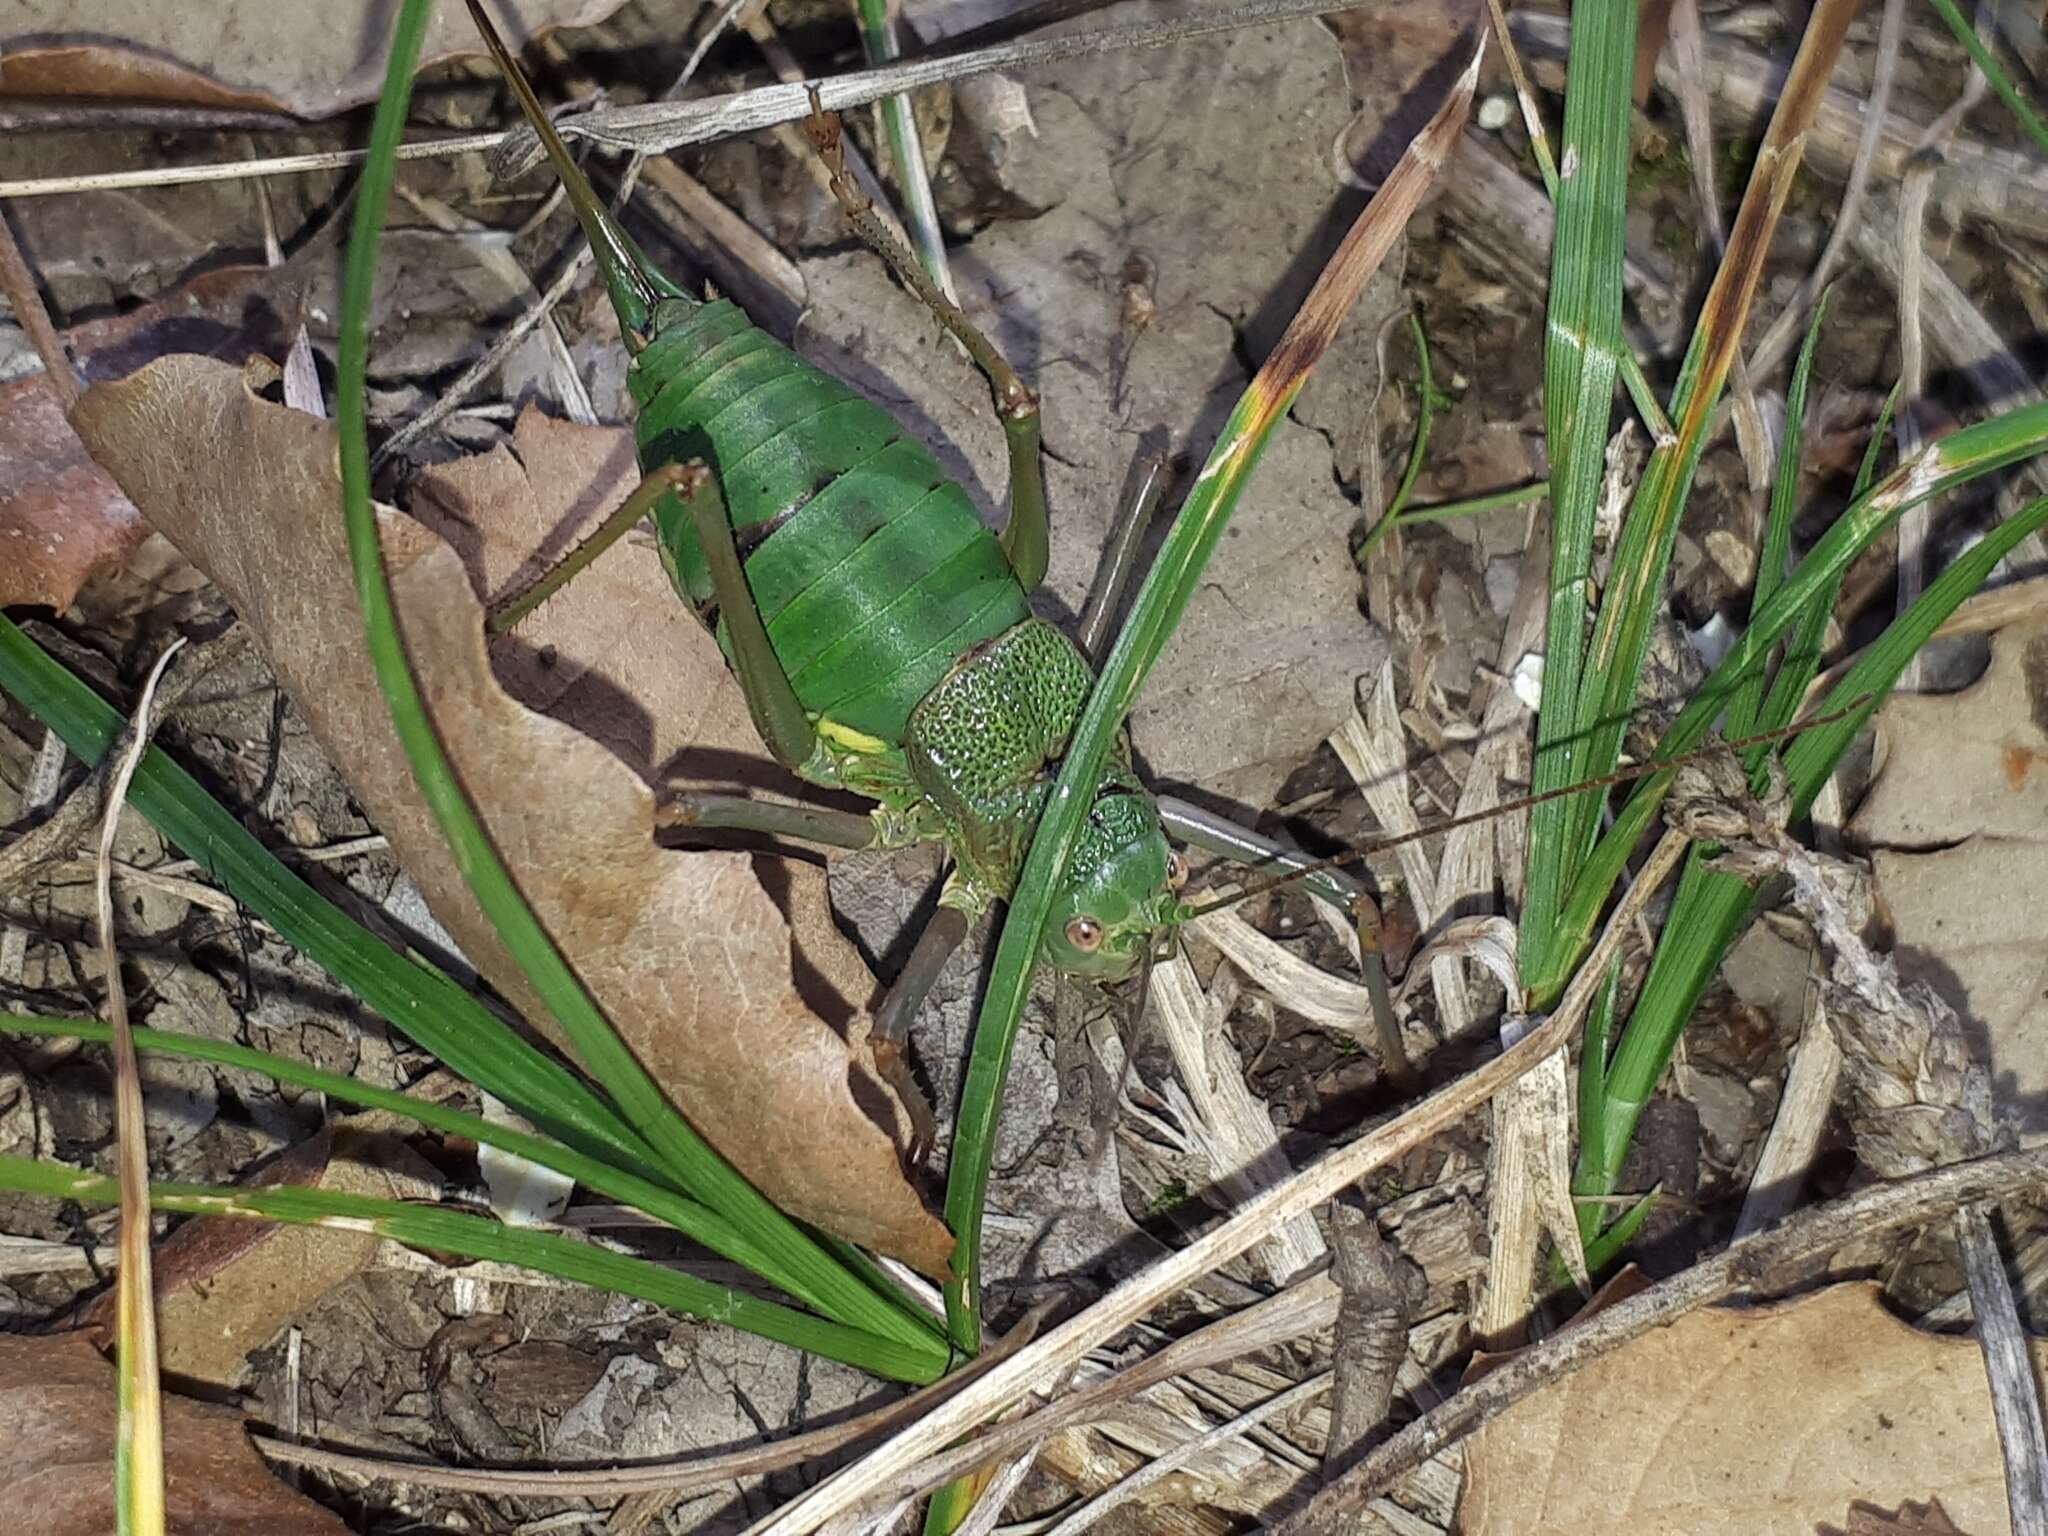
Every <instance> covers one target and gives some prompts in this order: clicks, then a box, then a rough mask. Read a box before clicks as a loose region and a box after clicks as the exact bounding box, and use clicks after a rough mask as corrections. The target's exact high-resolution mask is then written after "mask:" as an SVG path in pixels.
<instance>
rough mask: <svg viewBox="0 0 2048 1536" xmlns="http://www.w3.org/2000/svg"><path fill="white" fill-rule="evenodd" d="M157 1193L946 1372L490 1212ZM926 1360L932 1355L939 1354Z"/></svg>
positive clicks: (57, 1170)
mask: <svg viewBox="0 0 2048 1536" xmlns="http://www.w3.org/2000/svg"><path fill="white" fill-rule="evenodd" d="M0 1189H12V1190H18V1191H21V1192H22V1193H25V1194H35V1195H48V1196H52V1197H54V1198H56V1199H60V1200H77V1201H80V1202H81V1203H83V1204H87V1205H111V1204H114V1203H115V1202H116V1201H117V1200H118V1199H119V1198H120V1188H119V1185H118V1184H117V1183H116V1181H115V1180H113V1179H109V1178H105V1177H103V1176H101V1175H99V1174H96V1173H88V1172H86V1171H84V1170H82V1169H76V1168H67V1167H63V1166H61V1165H59V1164H55V1163H45V1162H38V1161H36V1160H35V1159H33V1158H25V1157H0ZM149 1194H150V1199H151V1201H152V1202H153V1203H154V1204H155V1205H156V1206H157V1207H158V1208H159V1209H161V1210H166V1211H176V1212H178V1213H180V1214H181V1215H188V1216H229V1217H236V1218H241V1219H245V1220H250V1221H282V1222H289V1223H291V1224H292V1225H294V1226H316V1227H335V1228H338V1229H340V1230H342V1231H348V1232H368V1233H372V1234H374V1235H375V1236H377V1237H386V1238H389V1239H391V1240H392V1241H393V1242H395V1243H403V1244H404V1245H405V1246H406V1247H408V1248H416V1249H419V1250H421V1251H422V1252H425V1253H438V1254H455V1255H458V1256H459V1257H462V1258H466V1259H488V1260H491V1261H494V1262H496V1263H500V1264H515V1265H518V1266H519V1267H520V1268H522V1269H532V1270H537V1271H539V1272H540V1273H542V1274H549V1275H554V1276H556V1277H558V1278H560V1279H563V1280H574V1281H577V1282H578V1283H580V1284H583V1285H589V1286H595V1287H596V1288H598V1289H600V1290H606V1291H612V1292H614V1293H616V1294H618V1295H621V1296H635V1297H638V1298H639V1299H640V1300H642V1301H646V1302H651V1303H653V1304H654V1305H655V1306H658V1307H666V1308H668V1309H669V1310H670V1311H673V1312H679V1313H682V1314H683V1315H685V1316H688V1317H696V1318H701V1319H703V1320H704V1321H706V1322H712V1323H725V1324H727V1325H729V1326H731V1327H734V1328H739V1329H743V1330H745V1331H746V1332H748V1333H752V1334H755V1335H757V1336H759V1337H761V1338H765V1339H773V1340H775V1341H776V1342H777V1343H781V1344H788V1345H790V1346H791V1347H792V1348H795V1349H801V1350H806V1351H808V1352H810V1353H812V1354H817V1355H823V1356H825V1357H826V1358H828V1359H832V1360H840V1361H844V1362H845V1363H846V1364H848V1365H852V1366H856V1367H858V1368H859V1369H861V1370H864V1371H871V1372H873V1373H874V1374H875V1375H878V1376H892V1377H894V1378H895V1379H897V1380H901V1381H909V1382H915V1383H917V1384H918V1385H920V1386H921V1385H923V1384H924V1383H926V1382H929V1381H935V1380H937V1379H938V1376H939V1374H940V1370H939V1368H937V1367H929V1368H927V1367H925V1366H919V1367H917V1368H912V1367H910V1365H909V1364H908V1362H907V1360H906V1357H905V1354H904V1352H903V1351H902V1350H901V1349H900V1348H899V1347H898V1346H896V1345H894V1344H892V1343H889V1342H888V1341H885V1340H879V1339H877V1338H876V1337H875V1336H874V1335H873V1334H870V1333H862V1332H860V1331H858V1330H856V1329H852V1328H847V1327H844V1326H842V1325H840V1324H838V1323H831V1322H826V1321H825V1320H823V1319H822V1318H816V1317H812V1316H810V1315H809V1314H808V1313H805V1312H798V1311H796V1310H794V1309H793V1308H790V1307H785V1306H780V1305H778V1304H777V1303H775V1302H772V1301H762V1300H760V1299H759V1298H758V1297H753V1296H749V1295H746V1294H745V1293H744V1292H741V1291H735V1290H733V1289H731V1288H730V1287H728V1286H723V1285H714V1284H713V1283H711V1282H710V1281H708V1280H700V1279H698V1278H697V1277H696V1276H694V1275H689V1274H684V1273H681V1272H680V1271H677V1270H673V1269H670V1268H668V1267H667V1266H666V1265H663V1264H657V1263H654V1262H652V1261H651V1260H647V1259H641V1258H636V1257H634V1256H633V1255H631V1254H624V1253H615V1252H613V1251H612V1250H610V1249H608V1248H600V1247H598V1246H596V1245H595V1244H594V1243H586V1242H580V1241H577V1240H576V1239H573V1238H567V1237H559V1236H557V1235H555V1234H554V1233H551V1232H542V1231H538V1230H536V1229H534V1228H532V1227H512V1226H507V1225H505V1224H504V1223H503V1222H500V1221H495V1220H493V1219H491V1218H489V1217H484V1216H472V1215H469V1214H468V1213H466V1212H462V1211H451V1210H447V1209H444V1208H443V1207H440V1206H432V1205H411V1204H407V1203H406V1202H404V1201H402V1200H381V1199H378V1198H376V1197H375V1196H372V1195H355V1194H346V1193H343V1192H342V1191H339V1190H330V1189H303V1188H286V1187H280V1188H272V1189H227V1188H219V1187H216V1186H213V1185H207V1184H177V1183H159V1184H152V1185H151V1186H150V1191H149ZM925 1359H926V1361H927V1362H928V1361H929V1360H930V1359H931V1357H930V1356H927V1357H925ZM899 1373H901V1374H899Z"/></svg>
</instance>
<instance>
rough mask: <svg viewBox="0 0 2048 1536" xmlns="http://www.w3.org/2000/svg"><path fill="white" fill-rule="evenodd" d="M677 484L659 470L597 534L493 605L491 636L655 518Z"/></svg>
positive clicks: (487, 623)
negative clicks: (660, 503) (659, 504)
mask: <svg viewBox="0 0 2048 1536" xmlns="http://www.w3.org/2000/svg"><path fill="white" fill-rule="evenodd" d="M676 484H677V481H676V477H675V474H674V473H673V472H672V471H669V470H656V471H655V472H654V473H652V474H650V475H648V476H647V477H646V478H645V479H643V480H642V481H641V482H640V483H639V484H638V485H636V486H634V487H633V490H632V492H631V494H629V495H628V496H627V497H626V499H625V500H624V501H622V502H620V503H619V506H618V510H616V511H615V512H613V513H612V514H611V516H609V517H607V518H606V519H605V520H604V521H603V522H602V523H600V524H599V525H598V527H597V531H596V532H594V533H592V534H591V535H590V536H589V537H588V538H586V539H584V540H583V542H582V543H580V544H578V545H577V546H576V547H575V548H574V549H572V550H570V551H569V553H568V554H567V555H565V556H563V557H562V559H561V560H559V561H557V562H556V563H555V564H554V565H552V566H550V567H549V568H548V569H547V570H545V571H543V572H542V573H541V574H540V575H539V576H537V577H535V578H534V579H533V580H532V581H529V582H527V583H526V584H524V585H523V586H518V587H514V588H513V589H512V590H511V591H510V592H508V593H506V594H505V595H504V596H503V597H501V598H499V599H498V600H497V601H496V602H494V603H492V604H491V606H490V608H489V610H488V611H487V612H486V614H485V616H484V628H485V629H486V630H488V631H489V632H490V633H491V634H494V635H502V634H504V633H505V631H507V630H508V629H510V628H512V626H513V625H515V624H517V623H518V622H519V621H520V620H521V619H523V618H525V617H526V616H527V615H528V614H529V613H532V612H533V610H534V609H536V608H538V607H539V606H540V605H541V604H542V603H544V602H546V601H547V600H548V599H549V598H551V597H553V596H554V595H555V594H556V593H557V592H559V591H561V590H562V588H563V587H565V586H567V585H568V584H569V582H570V581H571V580H572V579H573V578H574V577H576V576H577V575H578V574H580V573H581V572H582V571H583V570H584V569H585V568H586V567H588V566H589V565H590V563H591V562H592V561H593V560H595V559H596V558H597V557H598V556H599V555H601V554H603V553H604V552H605V551H606V550H608V549H610V548H611V547H612V546H613V545H614V544H616V543H618V541H619V540H620V539H622V538H624V537H625V536H626V535H627V534H628V533H630V532H632V531H633V529H635V528H636V527H638V526H639V525H640V522H641V520H642V519H643V518H646V517H648V516H650V515H652V513H653V511H654V504H655V503H656V502H657V501H659V500H661V498H662V497H664V496H666V495H667V494H668V493H669V492H670V491H672V490H674V489H675V488H676Z"/></svg>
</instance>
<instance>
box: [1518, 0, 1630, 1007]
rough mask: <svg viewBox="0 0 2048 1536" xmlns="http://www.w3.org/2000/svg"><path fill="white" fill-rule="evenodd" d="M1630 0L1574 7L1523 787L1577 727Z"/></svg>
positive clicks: (1550, 923) (1618, 210)
mask: <svg viewBox="0 0 2048 1536" xmlns="http://www.w3.org/2000/svg"><path fill="white" fill-rule="evenodd" d="M1636 10H1637V7H1636V5H1635V3H1634V0H1595V3H1592V4H1582V5H1580V6H1579V7H1578V9H1577V10H1576V11H1575V12H1574V13H1573V22H1574V25H1573V27H1572V31H1571V58H1570V61H1569V63H1568V65H1567V67H1566V76H1565V114H1564V134H1563V145H1564V165H1565V168H1566V172H1567V174H1563V175H1561V176H1560V177H1559V178H1558V180H1557V182H1556V187H1555V191H1554V194H1553V196H1554V198H1555V200H1556V203H1557V234H1556V238H1555V244H1554V246H1553V248H1552V252H1551V277H1550V306H1549V317H1548V326H1547V329H1546V332H1545V338H1544V351H1543V400H1544V429H1545V435H1546V439H1547V442H1548V445H1549V453H1550V505H1551V552H1550V612H1549V616H1548V619H1547V621H1546V625H1545V632H1546V640H1545V645H1544V661H1543V676H1544V683H1543V707H1542V710H1541V712H1540V714H1539V716H1538V720H1537V733H1536V737H1537V739H1536V761H1535V771H1534V773H1533V774H1532V776H1531V789H1532V790H1533V791H1534V792H1536V793H1538V794H1543V793H1549V792H1551V791H1555V790H1560V789H1563V788H1565V787H1566V786H1568V785H1570V784H1572V783H1574V782H1576V781H1577V780H1578V779H1581V778H1583V777H1585V775H1583V774H1581V773H1579V772H1577V771H1576V761H1577V759H1576V754H1575V751H1574V747H1573V743H1574V742H1576V741H1577V740H1578V739H1579V738H1580V736H1581V734H1582V731H1583V724H1582V722H1581V720H1580V710H1581V692H1582V687H1581V679H1582V677H1583V676H1584V673H1585V664H1586V629H1587V625H1588V623H1589V621H1590V617H1591V612H1592V596H1591V580H1592V570H1593V532H1594V526H1595V521H1596V516H1597V513H1598V510H1599V505H1600V482H1601V476H1602V473H1603V471H1604V469H1605V451H1606V445H1607V424H1608V422H1609V420H1610V419H1611V418H1612V416H1613V412H1614V385H1615V380H1616V378H1617V377H1618V374H1619V369H1620V358H1621V355H1622V354H1623V352H1625V351H1626V344H1625V342H1624V341H1623V338H1622V329H1621V302H1622V261H1623V254H1624V253H1623V220H1624V218H1625V216H1626V213H1627V198H1628V165H1629V141H1628V124H1629V107H1630V97H1629V85H1630V80H1631V78H1632V73H1633V70H1634V68H1635V52H1636V50H1635V33H1636ZM1573 825H1574V818H1573V815H1572V807H1571V805H1570V804H1569V803H1568V802H1565V801H1561V800H1560V801H1552V802H1549V803H1546V804H1544V805H1540V806H1538V807H1536V809H1535V810H1534V811H1533V812H1532V813H1531V816H1530V819H1529V858H1528V872H1527V885H1526V897H1525V900H1524V906H1523V918H1522V932H1521V948H1520V954H1521V961H1522V966H1523V970H1524V974H1525V975H1527V974H1530V973H1538V974H1540V973H1541V972H1542V971H1543V969H1544V968H1545V965H1546V962H1547V956H1548V950H1549V946H1550V943H1551V935H1552V933H1553V932H1554V930H1555V927H1556V918H1557V913H1558V909H1559V907H1560V906H1561V905H1562V903H1563V901H1564V893H1565V890H1566V888H1567V886H1568V885H1569V883H1570V881H1571V878H1572V875H1573V873H1574V870H1575V868H1576V865H1577V859H1576V857H1575V855H1574V852H1573V850H1572V848H1571V846H1570V845H1569V842H1568V838H1569V834H1570V832H1571V829H1572V827H1573Z"/></svg>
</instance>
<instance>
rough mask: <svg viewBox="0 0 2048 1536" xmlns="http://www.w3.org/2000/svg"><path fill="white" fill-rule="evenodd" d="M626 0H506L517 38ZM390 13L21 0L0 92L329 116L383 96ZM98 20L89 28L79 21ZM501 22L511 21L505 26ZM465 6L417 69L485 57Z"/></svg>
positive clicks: (1, 45) (594, 16)
mask: <svg viewBox="0 0 2048 1536" xmlns="http://www.w3.org/2000/svg"><path fill="white" fill-rule="evenodd" d="M620 3H621V0H505V4H504V5H503V7H502V12H510V13H512V14H511V15H510V16H509V17H508V18H507V19H508V20H509V21H510V23H511V24H512V31H511V33H510V35H512V36H514V37H520V36H531V35H532V34H533V33H535V32H538V31H542V30H553V29H555V28H557V27H587V26H590V25H591V24H592V23H594V22H599V21H602V20H604V18H605V17H607V16H609V15H610V14H611V13H612V12H613V11H616V10H617V9H618V8H619V5H620ZM393 14H394V13H393V11H392V9H391V8H390V7H389V6H386V5H381V4H347V5H341V6H335V5H332V4H322V3H319V0H272V3H270V4H268V5H241V6H235V7H232V8H227V9H223V8H221V7H216V6H210V5H160V4H157V3H155V0H95V3H94V5H93V6H92V7H91V8H90V9H88V10H85V11H81V10H80V9H79V7H78V5H77V4H76V0H24V3H22V4H19V5H16V6H14V7H12V8H10V10H9V12H8V17H7V23H6V28H5V31H4V33H0V96H45V97H52V96H54V97H78V96H86V97H109V98H120V99H125V100H141V101H158V102H174V103H181V104H185V105H190V106H200V107H222V108H230V109H232V108H243V109H248V108H255V109H257V110H266V109H267V110H270V111H277V112H290V113H294V114H296V115H297V116H300V117H326V116H328V115H329V114H331V113H335V112H342V111H346V110H347V109H348V108H350V107H354V106H360V105H361V104H362V103H363V102H366V101H372V100H375V99H376V96H377V93H378V91H379V90H381V89H382V88H383V84H384V61H385V56H386V54H387V53H388V52H389V51H390V47H391V30H390V28H391V17H392V15H393ZM88 19H89V20H90V23H91V24H90V25H89V26H87V25H82V24H81V23H83V22H85V21H87V20H88ZM501 24H503V23H501ZM482 51H483V49H482V45H481V44H480V43H479V42H478V41H477V37H476V32H475V29H474V28H473V27H472V26H471V25H470V21H469V16H468V13H467V12H465V11H464V10H463V9H462V7H460V6H455V5H444V6H440V7H437V9H436V13H435V15H434V17H433V19H432V21H431V22H429V23H428V27H427V40H426V47H425V49H424V51H423V52H422V53H421V55H420V61H421V67H422V68H423V69H424V68H428V67H431V66H432V65H434V64H438V63H440V62H442V61H444V60H447V59H451V58H458V57H462V56H464V55H468V54H475V53H481V52H482Z"/></svg>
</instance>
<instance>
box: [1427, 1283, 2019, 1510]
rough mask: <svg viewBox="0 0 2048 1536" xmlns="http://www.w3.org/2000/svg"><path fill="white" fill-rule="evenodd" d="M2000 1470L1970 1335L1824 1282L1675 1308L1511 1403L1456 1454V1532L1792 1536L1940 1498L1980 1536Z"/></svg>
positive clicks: (2001, 1489) (1856, 1289) (2000, 1493)
mask: <svg viewBox="0 0 2048 1536" xmlns="http://www.w3.org/2000/svg"><path fill="white" fill-rule="evenodd" d="M2034 1349H2035V1355H2034V1368H2035V1371H2036V1373H2037V1374H2038V1373H2039V1372H2040V1371H2041V1369H2042V1366H2043V1363H2044V1361H2048V1353H2044V1351H2043V1347H2042V1346H2041V1345H2039V1344H2036V1345H2035V1346H2034ZM2002 1465H2003V1464H2002V1462H2001V1459H2000V1457H1999V1452H1998V1439H1997V1432H1996V1430H1995V1429H1994V1427H1993V1425H1992V1422H1991V1402H1990V1398H1989V1397H1988V1396H1987V1395H1986V1393H1985V1390H1984V1360H1983V1355H1982V1354H1981V1352H1980V1351H1979V1349H1978V1347H1977V1342H1976V1340H1974V1339H1969V1338H1961V1337H1953V1336H1947V1335H1940V1334H1931V1333H1922V1332H1920V1331H1919V1330H1917V1329H1915V1328H1910V1327H1908V1326H1907V1325H1906V1324H1904V1323H1902V1322H1900V1321H1899V1320H1898V1319H1897V1318H1895V1317H1893V1316H1892V1315H1891V1313H1889V1312H1887V1311H1886V1310H1885V1309H1884V1306H1883V1304H1882V1303H1881V1302H1880V1301H1879V1299H1878V1290H1877V1287H1875V1286H1871V1285H1862V1284H1858V1285H1838V1286H1833V1287H1830V1288H1829V1289H1827V1290H1824V1291H1820V1292H1817V1293H1816V1294H1814V1295H1812V1296H1806V1297H1801V1298H1800V1299H1799V1300H1797V1301H1793V1302H1787V1303H1785V1304H1782V1305H1778V1306H1768V1307H1757V1308H1753V1309H1749V1310H1743V1311H1735V1310H1730V1309H1726V1308H1713V1309H1709V1310H1705V1311H1699V1312H1693V1313H1689V1314H1688V1315H1686V1316H1685V1317H1682V1318H1680V1319H1679V1320H1678V1321H1677V1322H1676V1323H1674V1324H1672V1325H1671V1326H1670V1327H1668V1328H1661V1329H1658V1330H1656V1331H1655V1332H1652V1333H1648V1334H1645V1335H1644V1336H1643V1337H1641V1338H1639V1339H1636V1340H1635V1341H1633V1342H1632V1343H1630V1344H1628V1345H1626V1346H1625V1347H1623V1348H1621V1349H1618V1350H1616V1351H1615V1352H1614V1353H1612V1354H1610V1355H1606V1356H1603V1357H1601V1358H1600V1359H1597V1360H1594V1361H1593V1362H1591V1363H1590V1364H1588V1365H1587V1366H1585V1367H1584V1368H1583V1369H1581V1370H1578V1371H1576V1372H1574V1373H1572V1374H1571V1375H1569V1376H1567V1377H1565V1378H1563V1379H1562V1380H1560V1381H1558V1382H1557V1383H1556V1384H1555V1385H1554V1386H1552V1387H1550V1388H1548V1389H1547V1390H1545V1391H1543V1392H1539V1393H1537V1394H1535V1395H1534V1396H1532V1397H1529V1398H1526V1399H1524V1400H1523V1401H1522V1402H1520V1403H1517V1404H1516V1405H1515V1406H1514V1407H1513V1408H1511V1409H1509V1410H1508V1411H1507V1412H1506V1413H1504V1414H1502V1415H1501V1416H1500V1417H1499V1418H1498V1419H1495V1420H1494V1421H1493V1422H1492V1423H1490V1424H1488V1425H1487V1426H1486V1427H1485V1428H1484V1429H1482V1430H1481V1431H1480V1432H1479V1434H1478V1435H1477V1436H1476V1437H1475V1438H1474V1439H1473V1441H1472V1443H1471V1446H1470V1448H1469V1449H1468V1451H1467V1453H1466V1461H1465V1468H1466V1472H1465V1475H1466V1493H1465V1502H1464V1505H1463V1509H1462V1517H1463V1522H1464V1524H1463V1528H1464V1529H1465V1530H1466V1531H1469V1532H1471V1533H1472V1536H1509V1533H1511V1532H1522V1531H1526V1532H1531V1533H1534V1532H1538V1531H1573V1532H1577V1533H1580V1536H1624V1533H1627V1536H1633V1533H1635V1532H1638V1531H1657V1532H1661V1533H1665V1536H1724V1533H1725V1536H1807V1533H1809V1532H1812V1531H1814V1530H1815V1529H1818V1528H1823V1527H1825V1526H1834V1527H1838V1528H1839V1527H1841V1526H1843V1525H1846V1524H1847V1523H1848V1520H1849V1516H1850V1514H1851V1512H1852V1510H1854V1509H1856V1508H1857V1507H1859V1506H1864V1507H1870V1506H1874V1507H1879V1508H1888V1507H1896V1506H1898V1505H1899V1504H1901V1503H1902V1502H1904V1501H1906V1500H1925V1499H1929V1498H1939V1499H1940V1500H1941V1503H1942V1506H1943V1507H1944V1508H1945V1509H1946V1510H1947V1512H1948V1514H1949V1516H1950V1518H1952V1519H1953V1520H1954V1522H1955V1524H1956V1525H1958V1526H1960V1527H1961V1528H1962V1529H1964V1530H1966V1531H1970V1532H1973V1533H1978V1536H1992V1533H1995V1532H2004V1531H2009V1530H2010V1529H2011V1528H2012V1526H2011V1522H2010V1520H2009V1519H2008V1517H2007V1515H2006V1506H2005V1478H2004V1474H2003V1470H2002Z"/></svg>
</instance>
